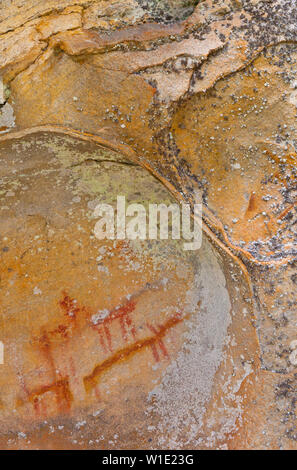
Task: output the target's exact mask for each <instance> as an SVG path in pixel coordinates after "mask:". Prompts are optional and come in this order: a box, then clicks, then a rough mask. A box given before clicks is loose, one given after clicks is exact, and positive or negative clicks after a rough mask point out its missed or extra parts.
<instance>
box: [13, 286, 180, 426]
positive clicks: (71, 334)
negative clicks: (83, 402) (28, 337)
mask: <svg viewBox="0 0 297 470" xmlns="http://www.w3.org/2000/svg"><path fill="white" fill-rule="evenodd" d="M160 286H161V284H160V283H158V282H156V283H154V284H147V285H145V286H144V287H143V288H142V289H140V290H139V291H137V292H136V293H135V294H133V295H131V296H130V297H129V299H125V301H124V302H123V303H121V304H120V305H118V306H116V307H115V308H113V309H112V310H110V311H109V312H108V314H107V315H106V316H105V317H104V318H101V319H100V318H99V319H97V320H96V322H93V321H92V316H93V315H94V313H95V312H94V311H92V310H91V309H89V308H88V307H86V306H84V305H80V304H79V303H78V302H77V300H76V299H74V298H72V297H70V295H69V294H68V293H67V292H66V291H63V292H62V299H61V300H60V301H59V307H60V308H61V310H62V311H63V313H64V317H65V321H63V323H61V324H59V325H58V326H57V327H56V328H54V329H52V330H46V329H44V330H43V331H42V334H41V335H40V336H39V337H37V338H34V341H33V343H34V344H35V345H36V346H37V348H38V350H39V352H40V354H41V355H42V360H43V363H44V364H46V366H45V368H43V369H44V370H43V374H44V375H45V377H46V379H45V380H46V383H45V384H44V385H42V386H38V387H36V388H33V389H31V390H30V387H29V386H28V384H26V382H25V377H24V376H22V379H21V382H22V391H23V398H22V399H19V400H18V403H17V404H18V405H25V404H26V403H31V404H32V406H33V410H34V414H35V416H36V417H38V418H40V417H43V418H44V417H46V416H48V415H49V414H52V412H53V410H54V412H58V413H60V414H66V413H69V411H70V410H71V406H72V403H73V401H74V398H75V395H77V394H80V397H82V398H83V396H84V395H85V394H89V393H90V392H91V391H92V390H94V393H95V396H96V397H97V398H100V391H99V390H98V387H97V386H98V384H99V382H100V377H101V376H102V374H103V373H105V372H106V371H108V370H109V369H110V368H111V367H112V366H113V365H115V364H117V363H120V362H124V361H127V360H128V359H129V358H131V357H132V356H133V355H134V354H136V353H138V352H140V351H142V350H143V349H145V348H150V349H151V351H152V358H153V360H154V361H155V362H156V363H159V362H160V361H161V360H169V359H170V356H169V352H168V350H167V348H166V345H165V342H164V337H165V335H166V333H167V332H168V331H169V330H170V329H171V328H173V327H174V326H175V325H177V324H178V323H180V322H181V321H182V320H183V319H184V317H183V316H182V314H181V313H179V312H178V313H176V314H174V315H173V316H170V317H169V318H168V319H167V320H166V321H165V322H164V323H162V324H158V323H154V324H153V323H152V320H151V321H150V322H148V321H145V322H144V323H143V325H142V327H141V328H138V327H137V325H136V324H135V322H134V318H133V315H135V313H136V309H137V302H138V299H139V298H140V297H141V295H142V294H143V293H144V292H146V291H148V290H152V289H159V288H160ZM138 326H139V325H138ZM140 330H141V332H140ZM90 331H94V332H96V335H97V337H98V345H99V347H100V350H101V355H102V356H103V359H102V361H101V362H99V363H95V365H94V367H93V368H92V370H91V372H90V373H89V374H87V375H83V374H78V372H77V367H76V361H75V357H73V348H72V347H71V342H72V340H74V339H75V338H77V337H78V336H79V335H81V336H82V337H83V336H84V335H85V334H90ZM119 331H120V339H119V335H118V332H119ZM115 336H116V338H114V337H115Z"/></svg>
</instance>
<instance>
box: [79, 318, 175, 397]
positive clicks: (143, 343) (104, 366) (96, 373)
mask: <svg viewBox="0 0 297 470" xmlns="http://www.w3.org/2000/svg"><path fill="white" fill-rule="evenodd" d="M182 320H183V317H182V315H181V314H180V313H178V314H176V315H174V317H172V318H169V319H168V320H167V322H166V323H164V325H160V326H159V331H157V330H155V331H156V333H155V335H154V336H153V337H150V338H144V339H142V340H138V341H136V342H135V343H133V344H131V345H129V346H128V347H126V348H124V349H121V350H119V351H117V352H116V353H115V354H114V355H113V356H112V357H109V358H107V359H106V360H104V361H103V362H102V363H100V364H98V365H97V366H95V368H94V369H93V372H92V373H91V374H90V375H87V376H86V377H84V385H85V390H86V392H89V391H90V390H91V389H93V388H95V387H96V386H97V384H98V381H99V378H100V376H101V374H102V373H103V372H105V371H106V370H108V369H110V368H111V367H112V366H113V365H114V364H116V363H119V362H122V361H126V360H127V359H129V358H130V357H131V356H132V355H134V354H136V353H138V352H139V351H140V350H142V349H143V348H146V347H148V346H150V347H152V345H155V344H156V342H157V343H158V344H159V346H160V344H162V347H161V346H160V348H161V351H162V352H163V354H164V351H166V348H165V346H164V343H163V342H162V338H163V337H164V336H165V335H166V333H167V331H168V330H169V329H170V328H172V327H174V326H175V325H177V324H178V323H180V322H181V321H182ZM157 353H158V352H157ZM158 356H159V355H158ZM156 357H157V356H156ZM166 357H168V353H167V351H166Z"/></svg>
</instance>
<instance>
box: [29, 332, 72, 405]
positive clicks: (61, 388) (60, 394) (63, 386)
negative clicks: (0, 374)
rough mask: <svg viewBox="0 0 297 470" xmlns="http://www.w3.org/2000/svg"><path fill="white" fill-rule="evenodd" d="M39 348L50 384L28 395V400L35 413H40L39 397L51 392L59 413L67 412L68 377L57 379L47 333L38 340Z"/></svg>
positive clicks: (68, 395)
mask: <svg viewBox="0 0 297 470" xmlns="http://www.w3.org/2000/svg"><path fill="white" fill-rule="evenodd" d="M39 346H40V349H41V351H42V353H43V354H44V355H45V357H46V359H47V361H48V363H49V365H50V371H51V375H52V383H50V384H48V385H44V386H43V387H40V388H38V389H37V390H35V391H33V392H31V393H30V395H29V400H30V401H31V402H32V403H33V406H34V409H35V411H36V412H38V413H39V412H40V407H39V403H38V402H37V401H36V398H37V400H38V401H39V398H38V397H39V396H41V395H43V394H44V393H46V392H49V391H52V392H54V394H55V397H56V402H57V407H58V408H59V410H60V411H61V412H63V411H69V409H70V406H71V401H72V395H71V392H70V388H69V381H68V377H59V379H58V378H57V373H56V366H55V361H54V358H53V355H52V351H51V342H50V339H49V336H48V334H47V333H44V334H43V335H42V336H41V337H40V338H39Z"/></svg>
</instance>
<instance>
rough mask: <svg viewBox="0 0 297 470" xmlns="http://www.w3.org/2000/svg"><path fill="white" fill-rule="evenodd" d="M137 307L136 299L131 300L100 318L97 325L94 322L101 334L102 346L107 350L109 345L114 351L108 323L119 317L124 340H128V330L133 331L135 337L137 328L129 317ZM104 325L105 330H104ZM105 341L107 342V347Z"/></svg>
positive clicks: (95, 327) (94, 326)
mask: <svg viewBox="0 0 297 470" xmlns="http://www.w3.org/2000/svg"><path fill="white" fill-rule="evenodd" d="M135 307H136V303H135V301H133V300H130V301H128V302H126V303H125V304H124V305H122V306H121V307H116V308H114V309H113V310H112V311H111V312H110V314H109V315H108V317H106V318H103V319H101V320H100V319H99V320H98V322H97V323H96V325H93V324H92V328H94V329H95V330H96V331H97V332H98V334H99V338H100V343H101V346H102V348H103V349H104V350H105V351H106V350H107V347H108V349H109V351H110V352H111V351H112V338H111V334H110V330H109V327H108V325H109V324H110V323H111V322H113V321H114V320H117V319H119V321H120V326H121V332H122V337H123V339H124V341H127V340H128V331H130V332H131V334H132V336H133V338H134V339H135V337H136V330H135V327H134V325H133V322H132V320H131V318H130V317H129V314H130V313H131V312H133V311H134V310H135ZM102 327H103V330H104V331H102ZM105 343H107V347H106V344H105Z"/></svg>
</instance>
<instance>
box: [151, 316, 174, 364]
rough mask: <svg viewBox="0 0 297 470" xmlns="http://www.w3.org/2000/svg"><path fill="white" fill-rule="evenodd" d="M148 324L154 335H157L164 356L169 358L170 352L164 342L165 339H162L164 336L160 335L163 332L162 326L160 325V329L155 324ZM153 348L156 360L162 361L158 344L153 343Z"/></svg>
mask: <svg viewBox="0 0 297 470" xmlns="http://www.w3.org/2000/svg"><path fill="white" fill-rule="evenodd" d="M147 326H148V328H149V329H150V330H151V332H152V333H154V335H155V336H156V338H157V342H158V345H159V348H160V349H161V352H162V354H163V356H164V357H165V358H166V359H169V354H168V351H167V349H166V346H165V344H164V342H163V339H162V337H159V336H158V335H159V334H160V332H161V329H162V327H159V331H158V330H157V329H156V328H155V327H154V326H153V325H150V324H149V323H147ZM151 348H152V352H153V356H154V358H155V360H156V362H159V361H160V356H159V353H158V351H157V347H156V344H152V345H151Z"/></svg>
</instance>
